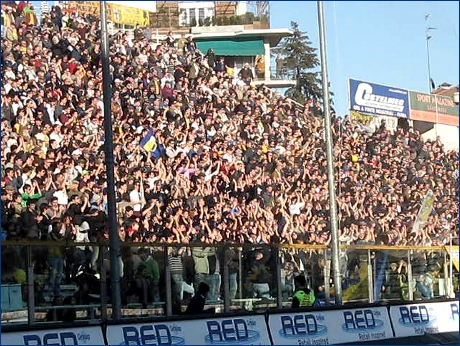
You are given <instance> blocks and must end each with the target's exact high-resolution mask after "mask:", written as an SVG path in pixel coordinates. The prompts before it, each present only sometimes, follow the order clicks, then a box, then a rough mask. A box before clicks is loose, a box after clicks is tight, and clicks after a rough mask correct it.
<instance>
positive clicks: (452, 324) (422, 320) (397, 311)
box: [390, 301, 459, 338]
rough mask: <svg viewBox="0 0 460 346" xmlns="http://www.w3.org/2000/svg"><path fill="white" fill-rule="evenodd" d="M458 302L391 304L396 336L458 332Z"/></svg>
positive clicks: (391, 315)
mask: <svg viewBox="0 0 460 346" xmlns="http://www.w3.org/2000/svg"><path fill="white" fill-rule="evenodd" d="M458 305H459V304H458V302H456V301H450V302H439V303H428V302H426V303H425V302H423V303H420V304H410V305H397V306H390V317H391V321H392V322H393V329H394V332H395V337H397V338H398V337H406V336H414V335H424V334H425V333H428V334H437V333H447V332H458V326H459V318H458Z"/></svg>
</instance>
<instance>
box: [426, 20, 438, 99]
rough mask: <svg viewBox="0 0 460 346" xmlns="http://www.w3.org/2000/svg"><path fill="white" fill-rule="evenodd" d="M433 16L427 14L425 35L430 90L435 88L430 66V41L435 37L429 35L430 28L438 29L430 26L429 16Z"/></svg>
mask: <svg viewBox="0 0 460 346" xmlns="http://www.w3.org/2000/svg"><path fill="white" fill-rule="evenodd" d="M429 16H431V14H429V13H428V14H425V35H426V36H425V37H426V55H427V61H428V90H429V91H430V94H431V92H432V91H433V89H434V88H435V85H434V82H433V80H432V79H431V68H430V45H429V42H430V40H431V39H432V38H433V36H431V35H429V32H430V30H436V28H433V27H431V26H428V17H429Z"/></svg>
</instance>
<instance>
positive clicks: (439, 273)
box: [2, 241, 458, 325]
mask: <svg viewBox="0 0 460 346" xmlns="http://www.w3.org/2000/svg"><path fill="white" fill-rule="evenodd" d="M258 253H261V254H258ZM260 257H261V258H260ZM339 258H340V263H341V267H340V274H341V280H342V292H343V295H342V300H343V303H344V304H346V303H355V302H360V303H373V302H378V301H412V300H421V299H423V300H429V299H433V298H439V297H447V296H452V294H453V293H454V292H458V279H457V277H456V276H454V275H451V273H450V271H449V264H450V256H449V253H448V251H446V249H445V248H443V247H426V248H420V247H417V248H416V247H398V248H395V247H387V246H347V247H344V246H342V247H341V250H340V254H339ZM330 259H331V253H330V249H328V248H327V247H326V246H319V245H272V246H268V245H263V244H257V245H254V244H243V245H239V244H238V245H236V244H218V245H208V244H181V245H171V244H148V245H146V244H145V243H125V244H123V245H122V247H121V256H120V258H119V261H120V265H121V270H120V273H116V274H115V275H119V277H120V280H119V282H120V285H121V292H122V319H123V318H128V317H129V318H131V319H132V318H133V317H142V316H173V315H178V314H180V313H182V312H183V311H184V310H185V308H186V306H187V302H188V301H189V300H190V298H191V297H192V295H193V293H194V292H195V291H196V289H197V287H198V284H199V283H200V282H206V283H207V284H208V285H209V286H210V293H209V296H208V299H207V305H208V306H210V307H211V306H212V307H214V308H215V309H216V312H229V311H234V310H252V309H264V308H269V307H276V308H278V309H282V308H285V307H289V306H290V304H291V298H292V294H293V292H294V277H295V276H296V275H299V274H303V275H305V276H306V278H307V281H308V283H309V285H310V288H311V289H313V290H314V291H315V295H316V297H317V300H318V301H319V302H320V303H321V304H324V305H333V304H334V286H333V285H332V279H331V277H330V266H331V263H330V262H331V261H330ZM109 261H110V256H109V249H108V244H77V243H62V242H58V243H55V242H27V243H26V242H11V241H4V242H2V323H13V322H15V323H20V324H29V325H32V324H40V323H44V322H46V321H70V320H89V321H94V320H112V319H113V318H112V315H111V304H110V302H111V300H110V294H111V289H110V282H111V280H110V275H112V273H110V272H109V271H110V263H109ZM141 263H145V265H146V267H147V268H146V269H145V270H143V267H141V268H140V269H139V264H141ZM178 264H179V265H178ZM180 265H182V270H180ZM156 266H158V270H156ZM149 268H150V269H149ZM152 268H153V269H152ZM149 270H151V272H149Z"/></svg>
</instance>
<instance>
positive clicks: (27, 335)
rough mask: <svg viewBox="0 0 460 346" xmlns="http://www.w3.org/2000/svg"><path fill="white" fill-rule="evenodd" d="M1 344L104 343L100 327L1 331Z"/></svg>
mask: <svg viewBox="0 0 460 346" xmlns="http://www.w3.org/2000/svg"><path fill="white" fill-rule="evenodd" d="M2 345H105V342H104V337H103V336H102V330H101V327H78V328H68V329H49V330H35V331H28V332H13V333H2Z"/></svg>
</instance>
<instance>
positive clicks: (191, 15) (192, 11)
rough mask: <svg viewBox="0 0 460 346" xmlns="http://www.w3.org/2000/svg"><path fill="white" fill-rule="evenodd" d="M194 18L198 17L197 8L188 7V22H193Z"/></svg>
mask: <svg viewBox="0 0 460 346" xmlns="http://www.w3.org/2000/svg"><path fill="white" fill-rule="evenodd" d="M193 19H196V13H195V9H194V8H189V9H188V23H189V24H191V23H192V20H193Z"/></svg>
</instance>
